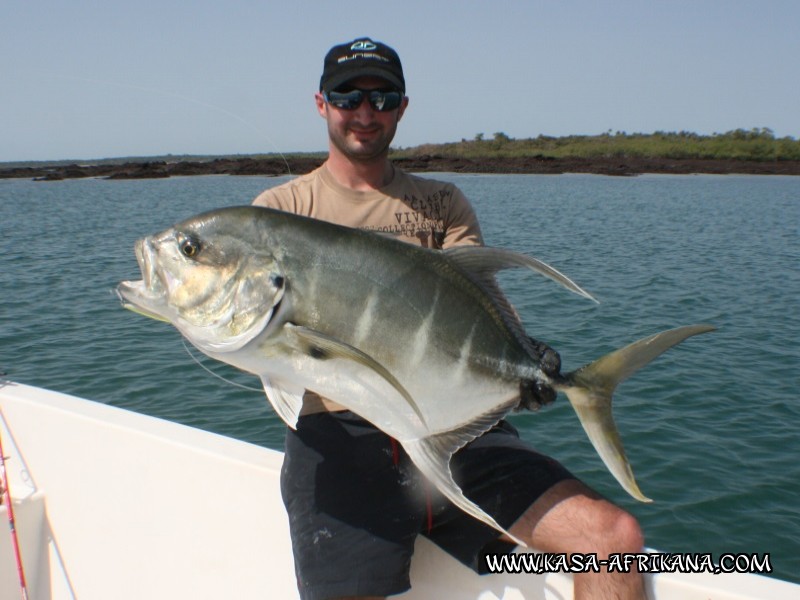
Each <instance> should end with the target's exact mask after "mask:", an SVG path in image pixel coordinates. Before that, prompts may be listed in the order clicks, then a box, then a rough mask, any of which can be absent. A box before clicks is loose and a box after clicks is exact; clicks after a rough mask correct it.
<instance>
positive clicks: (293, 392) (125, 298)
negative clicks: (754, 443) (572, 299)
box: [117, 206, 713, 543]
mask: <svg viewBox="0 0 800 600" xmlns="http://www.w3.org/2000/svg"><path fill="white" fill-rule="evenodd" d="M136 256H137V259H138V261H139V265H140V268H141V271H142V276H143V279H142V280H140V281H126V282H122V283H121V284H120V285H119V287H118V288H117V291H118V294H119V296H120V297H121V299H122V302H123V305H124V306H126V308H130V309H132V310H135V311H137V312H140V313H143V314H145V315H147V316H150V317H153V318H156V319H161V320H165V321H169V322H170V323H172V324H173V325H174V326H175V327H177V329H178V330H179V331H180V332H181V334H183V336H184V337H185V338H186V339H188V340H189V341H190V342H191V343H192V344H193V345H195V346H196V347H197V348H198V349H200V350H201V351H202V352H203V353H205V354H207V355H208V356H210V357H212V358H215V359H217V360H220V361H223V362H225V363H228V364H231V365H234V366H236V367H238V368H240V369H243V370H245V371H248V372H250V373H253V374H255V375H258V376H259V377H260V378H261V381H262V382H263V386H264V390H265V391H266V395H267V398H268V399H269V401H270V403H271V404H272V406H273V407H274V408H275V410H276V411H277V413H278V414H279V415H280V417H281V418H282V419H283V420H284V421H285V422H286V423H287V424H288V425H289V426H290V427H294V426H295V425H296V422H297V418H298V413H299V411H300V408H301V405H302V396H303V391H304V390H305V389H309V390H313V391H315V392H317V393H318V394H320V395H321V396H323V397H327V398H330V399H331V400H334V401H336V402H338V403H339V404H341V405H343V406H345V407H347V408H348V409H350V410H352V411H353V412H355V413H357V414H359V415H361V416H362V417H363V418H365V419H367V420H368V421H370V422H372V423H373V424H374V425H376V426H377V427H378V428H380V429H381V430H383V431H384V432H386V433H387V434H389V435H390V436H392V437H394V438H395V439H397V440H398V441H399V442H400V443H401V444H402V446H403V448H404V449H405V450H406V452H408V454H409V456H410V457H411V459H412V460H413V461H414V463H415V464H416V465H417V466H418V467H419V469H420V471H422V473H424V474H425V476H426V477H428V478H429V479H430V480H431V481H432V482H433V483H434V484H435V485H436V487H437V488H438V489H439V490H440V491H441V492H442V493H443V494H444V495H445V496H446V497H447V498H449V499H450V500H451V501H452V502H454V503H455V504H456V505H457V506H459V507H460V508H461V509H463V510H464V511H466V512H467V513H468V514H470V515H473V516H474V517H476V518H477V519H480V520H481V521H484V522H485V523H488V524H489V525H491V526H492V527H495V528H496V529H497V530H498V531H501V532H503V533H506V534H507V535H510V534H508V532H507V531H505V530H504V529H503V528H502V527H500V525H498V524H497V522H496V521H495V520H494V519H493V518H492V517H491V516H489V515H488V514H486V513H485V512H484V511H483V510H482V509H481V508H480V507H479V506H477V505H476V504H474V503H473V502H471V501H470V500H468V499H467V498H466V497H465V496H464V495H463V494H462V492H461V489H460V488H459V487H458V485H457V484H456V483H455V482H454V481H453V478H452V476H451V472H450V467H449V462H450V458H451V456H452V455H453V453H455V452H456V451H457V450H458V449H459V448H461V447H462V446H464V445H465V444H466V443H468V442H469V441H471V440H473V439H474V438H476V437H477V436H479V435H480V434H481V433H483V432H484V431H486V430H487V429H489V428H490V427H491V426H492V425H494V424H495V423H496V422H497V421H498V420H499V419H501V418H502V417H503V416H504V415H505V414H506V413H507V412H509V411H510V410H512V409H513V408H515V407H516V406H518V404H519V403H520V396H521V395H524V394H525V390H526V389H529V387H530V385H531V383H532V382H540V383H545V384H547V385H549V386H551V387H553V388H554V389H555V390H557V391H561V392H564V393H565V394H566V395H567V397H568V398H569V401H570V403H571V404H572V406H573V408H574V409H575V411H576V412H577V414H578V417H579V419H580V421H581V423H582V425H583V427H584V429H585V431H586V433H587V434H588V436H589V438H590V439H591V441H592V444H593V445H594V447H595V449H596V450H597V452H598V454H599V455H600V457H601V458H602V459H603V462H604V463H605V464H606V466H607V467H608V469H609V470H610V471H611V473H612V474H613V475H614V477H615V478H616V479H617V480H618V481H619V482H620V484H621V485H622V487H623V488H624V489H625V490H627V491H628V492H629V493H630V494H631V495H633V496H634V497H636V498H638V499H639V500H642V501H648V499H647V498H646V497H645V496H644V495H643V494H642V492H641V491H640V490H639V487H638V486H637V484H636V481H635V480H634V477H633V473H632V472H631V468H630V465H629V463H628V460H627V458H626V457H625V452H624V450H623V447H622V443H621V441H620V437H619V434H618V432H617V428H616V425H615V424H614V420H613V417H612V414H611V394H612V392H613V390H614V388H615V387H616V386H617V384H618V383H620V382H621V381H622V380H624V379H625V378H627V377H628V376H629V375H631V374H632V373H633V372H634V371H636V370H637V369H639V368H640V367H642V366H644V365H645V364H647V363H648V362H650V361H651V360H652V359H654V358H655V357H656V356H658V355H659V354H661V353H662V352H664V351H665V350H667V349H668V348H670V347H671V346H673V345H675V344H677V343H679V342H681V341H683V340H684V339H686V338H687V337H689V336H692V335H695V334H699V333H704V332H707V331H711V330H712V329H713V327H710V326H707V325H695V326H690V327H681V328H678V329H673V330H670V331H665V332H663V333H659V334H657V335H653V336H650V337H648V338H645V339H642V340H640V341H638V342H635V343H634V344H631V345H630V346H627V347H625V348H623V349H621V350H618V351H616V352H613V353H611V354H609V355H607V356H605V357H603V358H601V359H599V360H597V361H595V362H593V363H591V364H589V365H586V366H584V367H582V368H580V369H578V370H577V371H574V372H572V373H569V374H566V375H562V376H559V377H557V378H551V377H548V376H547V375H546V374H545V373H544V372H543V371H542V370H541V368H540V366H539V364H538V363H537V361H536V359H535V358H534V356H535V354H534V353H533V352H532V348H531V347H530V341H529V339H528V336H527V335H526V334H525V332H524V330H523V329H522V326H521V325H520V323H519V321H518V319H517V317H516V314H515V312H514V309H513V307H512V306H511V305H510V304H509V303H508V301H507V300H506V299H505V297H504V296H503V294H502V293H501V292H500V290H499V288H498V287H497V284H496V283H495V274H496V273H497V271H499V270H501V269H506V268H511V267H526V268H530V269H532V270H534V271H537V272H539V273H541V274H543V275H545V276H547V277H549V278H551V279H553V280H555V281H557V282H558V283H560V284H562V285H563V286H565V287H566V288H568V289H569V290H571V291H573V292H575V293H578V294H581V295H583V296H586V297H588V298H591V296H590V295H589V294H588V293H587V292H585V291H584V290H582V289H581V288H580V287H579V286H577V285H576V284H575V283H573V282H572V281H570V280H569V279H568V278H567V277H565V276H564V275H562V274H561V273H559V272H558V271H556V270H555V269H553V268H551V267H549V266H547V265H545V264H544V263H542V262H540V261H538V260H536V259H534V258H531V257H528V256H524V255H521V254H517V253H514V252H509V251H505V250H500V249H493V248H486V247H474V246H472V247H458V248H452V249H449V250H445V251H436V250H427V249H424V248H420V247H416V246H412V245H410V244H406V243H404V242H400V241H397V240H393V239H390V238H387V237H383V236H380V235H376V234H371V233H367V232H363V231H359V230H355V229H349V228H345V227H341V226H338V225H333V224H330V223H325V222H322V221H317V220H313V219H309V218H305V217H301V216H297V215H293V214H289V213H284V212H279V211H275V210H270V209H266V208H260V207H253V206H246V207H234V208H225V209H221V210H217V211H213V212H209V213H205V214H202V215H199V216H197V217H194V218H191V219H188V220H186V221H184V222H182V223H180V224H178V225H176V226H174V227H173V228H171V229H168V230H166V231H164V232H163V233H160V234H158V235H155V236H151V237H147V238H145V239H142V240H140V241H138V242H137V244H136ZM510 537H512V538H513V536H510ZM516 541H517V542H519V543H523V542H522V541H520V540H516Z"/></svg>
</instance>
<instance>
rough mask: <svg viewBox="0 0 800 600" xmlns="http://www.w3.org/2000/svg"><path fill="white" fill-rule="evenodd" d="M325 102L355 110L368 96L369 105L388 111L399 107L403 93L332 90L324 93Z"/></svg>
mask: <svg viewBox="0 0 800 600" xmlns="http://www.w3.org/2000/svg"><path fill="white" fill-rule="evenodd" d="M323 96H324V97H325V102H327V103H328V104H330V105H331V106H335V107H336V108H340V109H342V110H355V109H357V108H358V107H359V106H361V103H362V102H363V101H364V98H365V97H366V98H367V100H368V101H369V105H370V106H371V107H372V108H373V109H374V110H376V111H378V112H387V111H390V110H394V109H395V108H398V107H399V106H400V104H401V103H402V102H403V93H402V92H398V91H395V90H359V89H352V90H348V91H346V92H337V91H336V90H332V91H330V92H325V93H324V94H323Z"/></svg>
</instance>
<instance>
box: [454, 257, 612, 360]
mask: <svg viewBox="0 0 800 600" xmlns="http://www.w3.org/2000/svg"><path fill="white" fill-rule="evenodd" d="M444 253H445V254H446V255H447V257H448V258H449V259H450V260H451V261H452V262H454V263H455V264H456V265H457V266H458V267H460V268H461V269H462V270H463V271H464V272H465V273H466V274H467V275H468V276H469V277H471V278H472V279H473V281H475V282H476V283H477V284H478V285H480V286H481V287H482V288H483V290H484V291H485V292H486V293H488V294H489V296H490V297H491V299H492V302H493V303H494V305H495V306H496V307H497V309H498V310H499V312H500V315H501V317H502V319H503V322H504V323H505V324H506V326H507V327H508V328H509V329H510V330H511V332H512V333H513V335H514V336H515V337H516V339H517V341H518V342H519V343H520V344H521V345H522V347H523V348H524V349H525V351H526V352H527V353H528V355H529V356H532V357H535V356H536V353H535V352H534V349H533V346H532V345H531V341H530V338H529V337H528V334H527V333H526V332H525V328H524V327H523V326H522V320H521V319H520V317H519V315H518V314H517V311H516V310H515V309H514V307H513V306H512V305H511V303H510V302H509V301H508V299H507V298H506V296H505V294H504V293H503V291H502V290H501V289H500V286H499V285H498V284H497V280H496V279H495V274H496V273H497V272H498V271H502V270H504V269H513V268H526V269H530V270H531V271H534V272H536V273H539V274H541V275H544V276H545V277H547V278H549V279H552V280H553V281H555V282H556V283H559V284H560V285H562V286H564V287H565V288H567V289H568V290H570V291H571V292H574V293H576V294H578V295H580V296H583V297H585V298H589V299H590V300H593V301H594V302H597V300H595V298H594V297H593V296H592V295H591V294H590V293H589V292H587V291H586V290H584V289H583V288H582V287H580V286H579V285H578V284H577V283H575V282H574V281H572V280H571V279H570V278H569V277H567V276H566V275H564V274H563V273H561V272H559V271H557V270H556V269H554V268H553V267H551V266H550V265H548V264H546V263H544V262H542V261H540V260H539V259H537V258H533V257H531V256H527V255H525V254H520V253H519V252H513V251H511V250H503V249H501V248H489V247H487V246H457V247H455V248H448V249H447V250H445V251H444Z"/></svg>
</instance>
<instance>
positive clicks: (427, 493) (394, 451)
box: [389, 437, 433, 534]
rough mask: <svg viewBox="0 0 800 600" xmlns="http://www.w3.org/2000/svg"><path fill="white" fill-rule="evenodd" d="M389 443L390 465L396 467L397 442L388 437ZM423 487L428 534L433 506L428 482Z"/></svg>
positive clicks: (431, 523)
mask: <svg viewBox="0 0 800 600" xmlns="http://www.w3.org/2000/svg"><path fill="white" fill-rule="evenodd" d="M389 441H390V442H391V444H392V463H394V466H395V467H396V466H397V465H398V464H399V463H400V448H399V447H398V445H397V440H396V439H394V438H393V437H389ZM422 483H423V486H424V488H425V513H426V515H427V526H428V534H430V532H431V530H432V529H433V505H432V504H431V491H430V488H428V482H427V481H423V482H422Z"/></svg>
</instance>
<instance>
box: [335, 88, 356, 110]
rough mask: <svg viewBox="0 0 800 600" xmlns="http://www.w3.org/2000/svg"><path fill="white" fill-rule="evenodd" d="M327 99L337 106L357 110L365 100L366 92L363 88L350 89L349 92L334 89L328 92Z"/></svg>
mask: <svg viewBox="0 0 800 600" xmlns="http://www.w3.org/2000/svg"><path fill="white" fill-rule="evenodd" d="M326 99H327V101H328V103H329V104H332V105H333V106H335V107H336V108H341V109H343V110H355V109H356V108H358V107H359V106H360V105H361V102H362V101H363V100H364V94H363V93H362V92H361V90H350V91H347V92H337V91H335V90H334V91H330V92H328V93H327V94H326Z"/></svg>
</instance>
